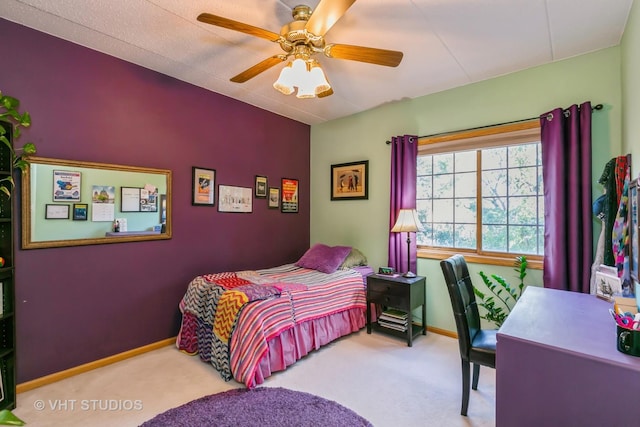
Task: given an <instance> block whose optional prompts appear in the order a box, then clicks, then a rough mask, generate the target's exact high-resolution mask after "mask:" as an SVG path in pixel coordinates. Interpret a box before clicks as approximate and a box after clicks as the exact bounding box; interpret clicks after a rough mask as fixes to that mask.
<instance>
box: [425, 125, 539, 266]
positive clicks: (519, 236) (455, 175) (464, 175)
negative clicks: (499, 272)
mask: <svg viewBox="0 0 640 427" xmlns="http://www.w3.org/2000/svg"><path fill="white" fill-rule="evenodd" d="M417 165H418V166H417V168H418V170H417V175H418V177H417V196H416V197H417V201H416V206H417V210H418V214H419V217H420V219H421V221H422V223H423V225H424V226H425V231H423V232H419V233H418V234H417V244H418V249H419V255H420V256H424V257H435V258H443V257H446V256H449V255H450V254H451V253H453V252H456V253H464V254H465V257H473V256H477V257H478V258H481V259H482V262H485V263H496V264H503V265H512V264H513V261H514V258H515V256H517V255H526V256H527V260H528V261H529V263H530V264H531V263H532V261H533V265H532V266H535V264H536V261H539V262H540V264H541V261H542V255H543V253H544V203H543V185H542V156H541V145H540V128H539V126H538V123H537V121H530V122H523V123H517V124H510V125H503V126H496V127H491V128H482V129H478V130H473V131H464V132H460V133H453V134H447V135H444V136H438V137H434V138H422V139H421V140H420V141H419V149H418V162H417Z"/></svg>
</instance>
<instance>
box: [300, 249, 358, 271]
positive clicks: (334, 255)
mask: <svg viewBox="0 0 640 427" xmlns="http://www.w3.org/2000/svg"><path fill="white" fill-rule="evenodd" d="M349 252H351V246H333V247H332V246H327V245H323V244H322V243H316V244H315V245H313V246H312V247H311V248H309V250H307V252H305V253H304V255H302V257H301V258H300V259H299V260H298V262H296V263H295V265H296V266H297V267H302V268H309V269H311V270H318V271H320V272H322V273H333V272H334V271H336V270H337V269H338V267H340V264H342V262H343V261H344V260H345V258H346V257H347V255H349Z"/></svg>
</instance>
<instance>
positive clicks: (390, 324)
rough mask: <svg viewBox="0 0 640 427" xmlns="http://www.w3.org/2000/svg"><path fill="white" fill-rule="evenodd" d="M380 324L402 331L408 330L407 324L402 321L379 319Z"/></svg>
mask: <svg viewBox="0 0 640 427" xmlns="http://www.w3.org/2000/svg"><path fill="white" fill-rule="evenodd" d="M378 325H380V326H382V327H383V328H388V329H393V330H396V331H400V332H407V328H408V326H407V325H406V324H404V325H403V324H400V323H393V322H385V321H384V320H382V319H378Z"/></svg>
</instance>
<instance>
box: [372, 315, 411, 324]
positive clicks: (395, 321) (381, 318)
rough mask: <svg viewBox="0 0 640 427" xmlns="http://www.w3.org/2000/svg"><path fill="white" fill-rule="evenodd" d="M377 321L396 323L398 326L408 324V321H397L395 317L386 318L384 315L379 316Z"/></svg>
mask: <svg viewBox="0 0 640 427" xmlns="http://www.w3.org/2000/svg"><path fill="white" fill-rule="evenodd" d="M378 320H383V321H385V322H387V323H396V324H398V325H406V324H407V323H408V322H409V320H408V319H399V318H397V317H388V316H385V315H384V313H383V314H381V315H380V317H379V318H378Z"/></svg>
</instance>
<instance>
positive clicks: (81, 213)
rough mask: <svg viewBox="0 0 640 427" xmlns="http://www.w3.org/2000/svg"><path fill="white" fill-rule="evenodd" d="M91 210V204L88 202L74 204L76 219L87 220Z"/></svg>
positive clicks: (74, 216)
mask: <svg viewBox="0 0 640 427" xmlns="http://www.w3.org/2000/svg"><path fill="white" fill-rule="evenodd" d="M88 212H89V205H88V204H86V203H74V204H73V220H74V221H86V220H87V217H88Z"/></svg>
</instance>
